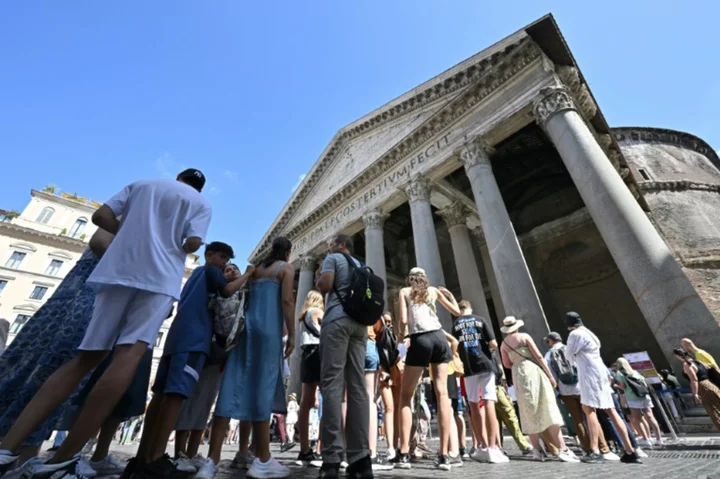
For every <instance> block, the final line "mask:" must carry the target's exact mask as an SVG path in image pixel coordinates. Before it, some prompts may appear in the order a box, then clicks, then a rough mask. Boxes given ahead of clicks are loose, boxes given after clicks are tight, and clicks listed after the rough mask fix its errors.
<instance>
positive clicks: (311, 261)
mask: <svg viewBox="0 0 720 479" xmlns="http://www.w3.org/2000/svg"><path fill="white" fill-rule="evenodd" d="M317 262H318V259H317V258H316V257H315V256H312V255H303V256H301V257H300V271H313V272H314V271H315V268H316V267H317Z"/></svg>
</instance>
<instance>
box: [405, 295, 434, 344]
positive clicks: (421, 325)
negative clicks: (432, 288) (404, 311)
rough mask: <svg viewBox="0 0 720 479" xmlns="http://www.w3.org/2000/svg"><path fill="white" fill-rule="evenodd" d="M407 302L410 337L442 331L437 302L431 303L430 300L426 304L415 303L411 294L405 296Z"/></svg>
mask: <svg viewBox="0 0 720 479" xmlns="http://www.w3.org/2000/svg"><path fill="white" fill-rule="evenodd" d="M405 300H406V301H407V304H408V332H409V334H410V335H413V334H420V333H427V332H430V331H438V330H440V329H442V324H440V319H438V316H437V307H436V306H435V301H430V299H429V298H428V300H427V301H426V302H424V303H415V302H413V300H412V299H411V298H410V294H406V295H405Z"/></svg>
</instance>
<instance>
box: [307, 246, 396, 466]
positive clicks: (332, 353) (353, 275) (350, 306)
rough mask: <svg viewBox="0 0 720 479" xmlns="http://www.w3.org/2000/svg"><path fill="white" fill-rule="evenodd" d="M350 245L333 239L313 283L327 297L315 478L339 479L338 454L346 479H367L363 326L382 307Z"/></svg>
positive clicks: (376, 285)
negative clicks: (319, 449) (319, 462)
mask: <svg viewBox="0 0 720 479" xmlns="http://www.w3.org/2000/svg"><path fill="white" fill-rule="evenodd" d="M352 250H353V241H352V238H350V237H349V236H347V235H337V236H335V237H334V238H333V239H332V241H331V243H330V251H329V254H328V256H327V257H326V258H325V260H324V261H323V264H322V269H321V271H320V275H319V277H318V278H317V281H316V286H317V289H318V290H319V291H320V292H321V293H323V294H327V301H326V304H325V315H324V317H323V326H322V329H321V331H320V365H321V366H320V387H321V390H322V392H323V398H324V401H323V421H322V446H323V450H322V456H323V466H322V468H321V469H320V477H321V478H328V479H334V478H336V477H338V476H339V470H340V463H341V461H342V460H343V450H345V452H346V454H347V462H348V464H349V465H348V468H347V470H346V474H347V476H348V477H351V478H357V479H366V478H367V479H369V478H372V477H373V472H372V461H371V459H370V448H369V442H368V425H369V423H370V419H369V412H370V407H369V401H371V400H374V398H368V394H367V389H366V387H365V352H366V344H367V340H368V328H367V327H368V326H372V325H373V324H375V322H376V321H377V319H378V318H379V317H380V316H381V314H382V312H383V309H384V307H385V301H384V298H383V290H384V288H385V285H384V282H383V281H382V280H381V279H380V278H378V277H377V276H375V275H374V274H372V271H371V270H370V269H369V268H367V267H366V266H365V265H363V264H362V263H360V261H358V260H356V259H355V258H353V257H352V256H351V254H352ZM344 391H346V392H347V415H346V417H347V420H346V423H345V437H346V438H347V447H345V446H346V444H345V441H344V438H343V428H342V400H343V392H344Z"/></svg>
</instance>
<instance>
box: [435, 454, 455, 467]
mask: <svg viewBox="0 0 720 479" xmlns="http://www.w3.org/2000/svg"><path fill="white" fill-rule="evenodd" d="M435 467H436V468H438V469H440V470H441V471H449V470H450V469H452V466H451V465H450V458H449V457H448V456H445V455H442V454H440V455H439V456H438V457H437V459H435Z"/></svg>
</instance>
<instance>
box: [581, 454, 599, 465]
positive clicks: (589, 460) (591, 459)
mask: <svg viewBox="0 0 720 479" xmlns="http://www.w3.org/2000/svg"><path fill="white" fill-rule="evenodd" d="M580 461H581V462H584V463H585V464H602V463H604V462H605V458H604V457H603V455H602V454H600V453H599V452H594V451H593V452H590V453H588V454H585V455H584V456H583V457H581V458H580Z"/></svg>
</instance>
